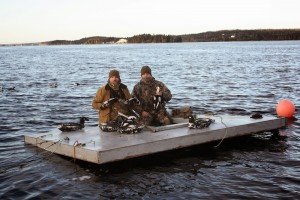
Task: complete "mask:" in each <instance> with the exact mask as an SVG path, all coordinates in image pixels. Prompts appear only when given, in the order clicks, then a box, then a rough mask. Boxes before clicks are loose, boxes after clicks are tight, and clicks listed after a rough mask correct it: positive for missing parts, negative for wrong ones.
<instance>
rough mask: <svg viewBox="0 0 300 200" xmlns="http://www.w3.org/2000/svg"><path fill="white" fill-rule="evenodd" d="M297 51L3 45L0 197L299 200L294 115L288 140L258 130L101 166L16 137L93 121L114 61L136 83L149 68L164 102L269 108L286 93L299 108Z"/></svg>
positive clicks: (239, 46) (261, 46) (211, 108)
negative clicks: (165, 94) (94, 104)
mask: <svg viewBox="0 0 300 200" xmlns="http://www.w3.org/2000/svg"><path fill="white" fill-rule="evenodd" d="M299 52H300V41H280V42H231V43H183V44H134V45H94V46H92V45H91V46H84V45H83V46H46V47H1V48H0V73H1V76H0V84H1V88H2V89H1V91H0V198H1V199H31V198H37V199H39V198H40V199H45V198H65V199H75V198H84V199H105V198H107V199H111V198H112V199H113V198H117V199H296V198H297V197H298V198H299V197H300V153H299V152H300V143H299V141H300V123H299V120H297V119H296V120H291V121H289V125H288V126H287V128H286V129H282V130H280V134H281V135H285V136H286V138H275V139H274V138H272V137H271V133H265V134H263V135H254V136H251V137H250V136H249V137H243V138H237V139H233V140H229V141H228V140H227V141H224V142H223V143H222V144H221V145H220V146H219V147H218V148H214V147H213V146H214V145H216V144H207V145H202V146H196V147H192V148H185V149H182V150H176V151H171V152H165V153H160V154H155V155H152V156H147V157H142V158H137V159H133V160H128V161H122V162H119V163H114V164H108V165H104V166H96V165H92V164H88V163H82V162H77V163H76V164H74V163H73V162H72V160H69V159H68V158H63V157H61V156H57V155H54V154H51V153H50V152H45V151H42V150H39V149H37V148H35V147H32V146H30V145H25V144H24V142H23V135H24V134H35V133H42V132H47V131H49V130H51V129H53V128H55V127H56V125H57V124H59V123H61V122H66V121H77V118H78V117H79V116H83V115H84V116H88V117H89V118H90V121H89V122H88V123H87V126H94V125H96V124H97V114H96V112H95V111H94V110H92V108H91V101H92V98H93V96H94V94H95V92H96V90H97V88H98V87H99V86H100V85H102V84H104V83H105V82H106V81H107V74H108V72H109V70H110V69H113V68H116V69H119V70H120V72H121V78H122V81H123V83H125V84H126V85H127V86H128V87H129V89H130V90H131V89H132V88H133V86H134V84H135V83H136V82H137V81H138V80H139V78H140V74H139V70H140V67H141V66H143V65H149V66H151V67H152V74H153V75H154V77H155V78H156V79H158V80H162V81H164V82H165V83H166V85H167V86H168V87H169V88H170V89H171V91H172V93H173V99H172V100H171V102H170V103H169V104H168V107H169V108H173V107H178V106H187V105H191V106H193V109H194V111H195V112H197V113H204V112H212V113H215V114H224V113H227V114H236V115H250V114H251V113H252V112H254V111H260V112H261V113H262V114H263V115H275V106H276V104H277V102H278V101H279V100H280V99H282V98H288V99H291V100H292V101H293V102H294V103H295V105H297V109H298V110H299V105H300V98H299V94H300V54H299ZM53 83H57V87H56V88H53V87H50V84H53ZM76 83H78V84H79V85H76ZM12 87H15V89H14V90H9V88H12ZM295 117H296V118H298V119H299V117H300V115H299V111H298V113H297V114H296V116H295Z"/></svg>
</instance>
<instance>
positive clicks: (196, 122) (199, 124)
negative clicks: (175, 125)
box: [188, 115, 215, 129]
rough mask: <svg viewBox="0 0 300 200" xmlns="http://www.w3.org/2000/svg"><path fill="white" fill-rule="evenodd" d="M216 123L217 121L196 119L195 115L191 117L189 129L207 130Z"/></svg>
mask: <svg viewBox="0 0 300 200" xmlns="http://www.w3.org/2000/svg"><path fill="white" fill-rule="evenodd" d="M213 122H215V120H213V119H210V118H196V117H194V116H193V115H191V116H189V124H188V127H189V128H190V129H194V128H198V129H199V128H200V129H201V128H207V127H209V125H210V124H211V123H213Z"/></svg>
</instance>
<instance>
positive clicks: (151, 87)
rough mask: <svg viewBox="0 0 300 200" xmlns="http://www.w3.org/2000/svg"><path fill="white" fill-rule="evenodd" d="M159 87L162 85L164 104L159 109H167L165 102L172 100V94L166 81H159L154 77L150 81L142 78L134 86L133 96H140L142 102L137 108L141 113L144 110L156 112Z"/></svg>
mask: <svg viewBox="0 0 300 200" xmlns="http://www.w3.org/2000/svg"><path fill="white" fill-rule="evenodd" d="M157 87H160V90H161V91H162V104H161V106H160V108H159V109H165V103H166V102H168V101H170V100H171V98H172V94H171V91H170V90H169V89H168V88H167V86H166V85H165V84H164V83H162V82H160V81H157V80H155V78H153V77H152V78H151V79H150V80H148V81H145V80H144V79H141V80H140V82H138V83H137V84H136V85H135V86H134V88H133V90H132V94H131V95H132V97H136V98H138V99H139V100H140V102H141V105H140V106H139V107H137V108H135V109H136V110H137V111H138V112H139V113H141V112H142V111H146V112H149V113H154V112H155V109H154V106H153V104H154V96H155V94H156V90H157Z"/></svg>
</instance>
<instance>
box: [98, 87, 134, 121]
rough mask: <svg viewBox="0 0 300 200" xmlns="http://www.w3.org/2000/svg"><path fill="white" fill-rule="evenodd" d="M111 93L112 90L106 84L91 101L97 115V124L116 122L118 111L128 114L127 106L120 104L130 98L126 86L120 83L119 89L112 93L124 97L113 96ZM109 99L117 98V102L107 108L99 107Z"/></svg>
mask: <svg viewBox="0 0 300 200" xmlns="http://www.w3.org/2000/svg"><path fill="white" fill-rule="evenodd" d="M111 91H112V88H111V87H110V86H109V84H106V85H104V86H102V87H101V88H99V89H98V91H97V93H96V96H95V97H94V99H93V102H92V106H93V108H94V109H95V110H97V111H98V113H99V123H107V122H109V121H112V120H116V119H117V117H118V111H119V112H122V113H123V114H128V113H129V110H128V108H127V106H126V105H125V104H124V103H122V101H125V100H128V99H130V97H131V96H130V93H129V91H128V88H127V86H126V85H124V84H122V83H121V84H120V86H119V89H118V90H114V91H115V92H114V93H116V94H119V93H120V92H122V93H123V94H124V96H123V95H120V96H118V95H117V96H116V95H114V96H113V95H112V94H111V93H112V92H111ZM110 98H118V99H119V101H116V102H115V103H113V104H112V105H111V106H110V107H108V108H105V109H102V108H101V107H102V105H103V102H105V101H107V100H108V99H110Z"/></svg>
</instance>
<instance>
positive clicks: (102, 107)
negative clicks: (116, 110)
mask: <svg viewBox="0 0 300 200" xmlns="http://www.w3.org/2000/svg"><path fill="white" fill-rule="evenodd" d="M117 100H118V99H117V98H110V99H108V100H106V101H104V102H103V103H102V105H101V106H100V109H102V110H103V109H105V108H108V107H111V106H112V104H113V103H114V102H116V101H117Z"/></svg>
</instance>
